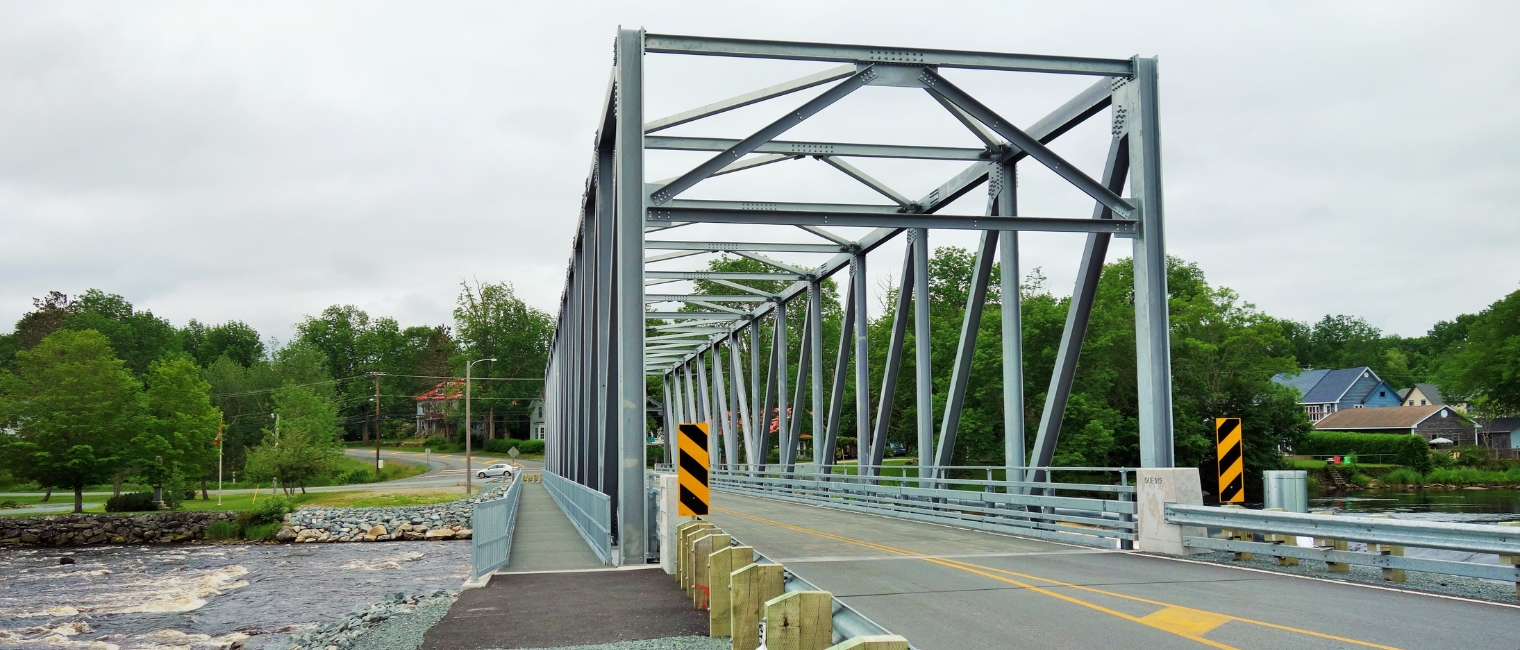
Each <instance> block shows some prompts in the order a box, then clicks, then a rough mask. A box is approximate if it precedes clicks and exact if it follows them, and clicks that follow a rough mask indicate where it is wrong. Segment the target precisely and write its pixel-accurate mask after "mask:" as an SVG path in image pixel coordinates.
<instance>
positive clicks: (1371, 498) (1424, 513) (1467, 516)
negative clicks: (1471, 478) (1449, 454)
mask: <svg viewBox="0 0 1520 650" xmlns="http://www.w3.org/2000/svg"><path fill="white" fill-rule="evenodd" d="M1309 509H1310V510H1335V511H1337V512H1344V513H1345V514H1348V515H1370V514H1390V515H1393V516H1395V517H1397V518H1399V519H1415V520H1421V521H1450V522H1456V523H1468V524H1492V523H1498V522H1501V521H1520V490H1498V489H1495V490H1393V489H1378V490H1359V491H1356V492H1346V493H1340V494H1337V493H1334V492H1327V493H1321V494H1317V495H1314V496H1313V497H1312V498H1310V499H1309Z"/></svg>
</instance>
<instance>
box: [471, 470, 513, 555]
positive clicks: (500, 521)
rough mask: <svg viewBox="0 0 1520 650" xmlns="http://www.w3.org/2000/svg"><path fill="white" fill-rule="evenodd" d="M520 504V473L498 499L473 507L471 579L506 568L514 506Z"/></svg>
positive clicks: (510, 547) (509, 551)
mask: <svg viewBox="0 0 1520 650" xmlns="http://www.w3.org/2000/svg"><path fill="white" fill-rule="evenodd" d="M521 500H522V472H518V473H515V474H513V475H512V484H511V485H509V486H507V493H506V495H504V496H503V497H502V498H500V499H495V500H492V501H483V502H481V503H477V504H475V508H474V512H473V514H471V520H470V526H471V527H472V528H474V531H473V534H471V536H470V568H471V570H470V579H471V580H475V579H478V578H480V576H483V575H485V574H487V573H490V572H492V571H495V570H496V569H498V568H501V567H503V566H506V564H507V562H508V561H509V560H510V559H511V558H512V532H513V530H514V528H515V527H516V525H517V504H518V502H519V501H521Z"/></svg>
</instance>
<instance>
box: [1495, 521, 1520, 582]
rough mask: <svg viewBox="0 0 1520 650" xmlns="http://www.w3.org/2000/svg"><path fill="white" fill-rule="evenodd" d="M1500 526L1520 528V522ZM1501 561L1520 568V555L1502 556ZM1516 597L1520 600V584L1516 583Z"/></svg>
mask: <svg viewBox="0 0 1520 650" xmlns="http://www.w3.org/2000/svg"><path fill="white" fill-rule="evenodd" d="M1499 525H1500V526H1520V521H1502V522H1499ZM1499 561H1500V562H1502V563H1504V564H1508V565H1510V566H1520V555H1500V556H1499ZM1515 597H1516V598H1520V582H1516V583H1515Z"/></svg>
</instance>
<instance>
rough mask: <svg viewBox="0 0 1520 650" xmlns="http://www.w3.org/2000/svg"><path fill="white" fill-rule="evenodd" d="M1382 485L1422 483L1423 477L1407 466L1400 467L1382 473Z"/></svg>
mask: <svg viewBox="0 0 1520 650" xmlns="http://www.w3.org/2000/svg"><path fill="white" fill-rule="evenodd" d="M1383 484H1384V485H1424V484H1425V477H1423V476H1421V475H1420V473H1419V472H1416V471H1414V470H1412V469H1409V468H1407V467H1400V468H1398V469H1396V470H1393V471H1391V472H1389V473H1387V474H1384V475H1383Z"/></svg>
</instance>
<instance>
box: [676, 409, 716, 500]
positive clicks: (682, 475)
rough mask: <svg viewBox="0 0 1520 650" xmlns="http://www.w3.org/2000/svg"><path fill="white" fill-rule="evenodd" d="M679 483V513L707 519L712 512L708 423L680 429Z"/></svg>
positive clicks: (685, 423)
mask: <svg viewBox="0 0 1520 650" xmlns="http://www.w3.org/2000/svg"><path fill="white" fill-rule="evenodd" d="M676 430H677V431H678V432H679V434H680V435H679V436H678V438H679V439H678V440H677V441H676V456H677V459H676V480H677V482H678V483H679V484H680V486H681V494H680V497H679V498H678V499H677V501H678V503H677V506H676V514H677V515H680V516H682V517H696V516H705V515H707V513H708V510H709V503H710V501H709V494H708V489H707V469H708V467H707V462H708V460H707V423H706V422H683V423H681V425H680V426H678V427H676Z"/></svg>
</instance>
